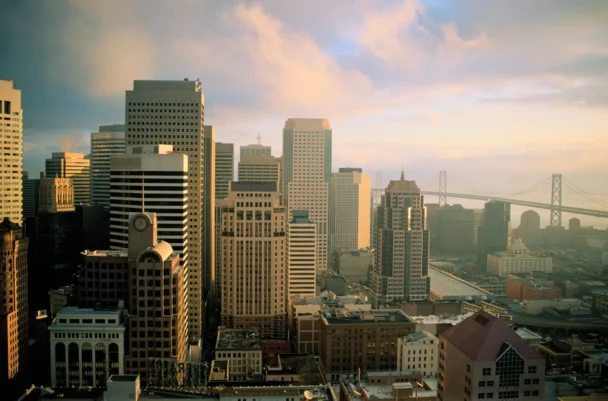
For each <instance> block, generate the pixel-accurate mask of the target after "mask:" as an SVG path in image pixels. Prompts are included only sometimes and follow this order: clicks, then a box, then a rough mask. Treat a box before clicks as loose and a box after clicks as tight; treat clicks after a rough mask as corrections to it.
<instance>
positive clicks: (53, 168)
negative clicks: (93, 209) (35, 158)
mask: <svg viewBox="0 0 608 401" xmlns="http://www.w3.org/2000/svg"><path fill="white" fill-rule="evenodd" d="M90 165H91V161H90V160H88V159H85V157H84V153H77V152H53V154H52V156H51V158H50V159H46V162H45V173H46V177H47V178H55V177H57V178H70V179H72V183H73V184H74V204H76V205H88V204H89V203H90V196H91V177H90Z"/></svg>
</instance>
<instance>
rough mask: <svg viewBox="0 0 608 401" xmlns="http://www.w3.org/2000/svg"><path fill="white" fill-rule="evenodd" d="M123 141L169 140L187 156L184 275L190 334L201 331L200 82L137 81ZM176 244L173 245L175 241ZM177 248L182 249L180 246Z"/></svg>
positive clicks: (129, 100) (128, 97) (155, 142)
mask: <svg viewBox="0 0 608 401" xmlns="http://www.w3.org/2000/svg"><path fill="white" fill-rule="evenodd" d="M125 113H126V118H125V122H126V135H127V143H126V145H127V146H128V145H161V144H167V145H173V150H174V151H177V152H182V153H184V154H186V155H187V156H188V216H190V217H191V218H190V219H188V266H187V269H186V270H185V271H184V275H185V276H187V277H188V294H189V295H188V296H189V305H188V308H189V310H190V322H189V330H190V335H191V337H197V338H200V337H201V335H202V331H203V323H202V322H203V289H202V287H203V281H204V277H203V270H202V269H203V266H202V257H203V256H202V247H203V244H204V240H203V238H202V236H203V216H204V212H203V209H202V208H203V202H204V177H205V171H204V167H205V165H204V118H205V98H204V96H203V91H202V89H201V83H200V82H199V81H189V80H187V79H185V80H183V81H135V82H134V83H133V90H129V91H127V93H126V99H125ZM176 248H177V245H176ZM180 252H181V250H180Z"/></svg>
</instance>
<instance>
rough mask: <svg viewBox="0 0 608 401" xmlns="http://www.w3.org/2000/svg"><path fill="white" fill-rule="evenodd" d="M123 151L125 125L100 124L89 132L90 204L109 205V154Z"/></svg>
mask: <svg viewBox="0 0 608 401" xmlns="http://www.w3.org/2000/svg"><path fill="white" fill-rule="evenodd" d="M123 153H125V126H124V125H122V124H114V125H102V126H101V127H99V132H94V133H92V134H91V170H90V173H91V204H92V205H102V206H106V207H109V206H110V155H113V154H123Z"/></svg>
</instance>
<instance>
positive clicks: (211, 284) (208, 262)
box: [203, 125, 218, 294]
mask: <svg viewBox="0 0 608 401" xmlns="http://www.w3.org/2000/svg"><path fill="white" fill-rule="evenodd" d="M204 144H205V189H204V193H205V198H204V202H203V210H204V216H203V218H204V220H203V233H204V235H203V241H204V244H203V273H204V276H205V277H204V278H205V281H204V283H203V289H204V290H205V292H206V293H207V294H209V293H210V292H211V293H214V292H215V290H216V276H215V265H216V261H215V258H216V251H215V248H216V245H217V241H218V239H217V237H216V227H215V215H216V211H215V128H214V127H213V126H212V125H205V142H204Z"/></svg>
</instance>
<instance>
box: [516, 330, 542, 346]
mask: <svg viewBox="0 0 608 401" xmlns="http://www.w3.org/2000/svg"><path fill="white" fill-rule="evenodd" d="M515 332H516V333H517V335H518V336H520V337H521V338H522V339H523V340H525V341H526V342H527V343H528V345H530V346H531V347H532V348H535V349H538V347H539V346H540V342H541V341H542V339H543V337H542V336H541V335H538V334H536V333H535V332H533V331H532V330H528V329H526V328H525V327H520V328H518V329H515Z"/></svg>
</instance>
